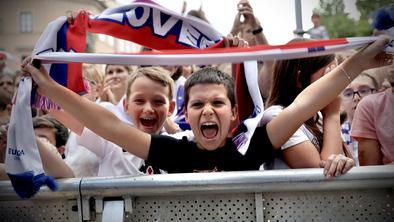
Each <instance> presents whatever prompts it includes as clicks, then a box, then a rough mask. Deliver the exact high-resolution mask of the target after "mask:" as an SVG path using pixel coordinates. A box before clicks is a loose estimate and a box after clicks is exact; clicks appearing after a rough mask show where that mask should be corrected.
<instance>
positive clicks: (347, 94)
mask: <svg viewBox="0 0 394 222" xmlns="http://www.w3.org/2000/svg"><path fill="white" fill-rule="evenodd" d="M342 95H343V96H344V97H351V96H353V90H345V91H343V93H342Z"/></svg>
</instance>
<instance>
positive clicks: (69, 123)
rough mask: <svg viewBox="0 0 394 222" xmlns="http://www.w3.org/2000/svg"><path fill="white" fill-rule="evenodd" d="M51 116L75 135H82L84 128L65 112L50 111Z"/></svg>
mask: <svg viewBox="0 0 394 222" xmlns="http://www.w3.org/2000/svg"><path fill="white" fill-rule="evenodd" d="M49 114H51V116H53V117H55V119H57V120H58V121H59V122H61V123H62V124H63V125H64V126H65V127H67V128H68V129H70V130H71V131H73V132H74V133H76V134H78V135H81V133H82V131H83V128H84V126H83V125H82V124H81V123H80V122H79V121H78V120H76V119H75V118H74V117H73V116H71V115H70V114H68V113H67V112H65V111H64V110H49Z"/></svg>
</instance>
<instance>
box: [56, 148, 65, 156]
mask: <svg viewBox="0 0 394 222" xmlns="http://www.w3.org/2000/svg"><path fill="white" fill-rule="evenodd" d="M65 150H66V148H65V147H64V146H60V147H58V148H57V151H58V152H59V153H60V155H62V156H63V154H64V151H65Z"/></svg>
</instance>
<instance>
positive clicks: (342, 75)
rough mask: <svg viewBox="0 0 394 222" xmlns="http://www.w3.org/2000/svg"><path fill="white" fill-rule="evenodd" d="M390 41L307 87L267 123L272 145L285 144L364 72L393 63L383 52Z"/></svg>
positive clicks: (362, 52) (376, 44)
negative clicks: (307, 121)
mask: <svg viewBox="0 0 394 222" xmlns="http://www.w3.org/2000/svg"><path fill="white" fill-rule="evenodd" d="M388 42H389V38H388V37H387V36H382V37H381V38H379V39H378V40H377V41H375V42H374V43H372V44H370V45H368V46H366V47H364V48H363V49H361V50H360V51H359V52H358V53H356V54H355V55H353V56H352V57H350V58H349V59H347V60H346V61H344V62H343V63H342V64H341V65H340V66H339V67H337V68H335V69H334V70H332V71H331V72H330V73H329V74H327V75H325V76H323V77H322V78H320V79H319V80H317V81H315V82H314V83H312V84H311V85H309V86H308V87H307V88H306V89H304V90H303V91H302V92H301V93H300V94H299V95H298V96H297V98H296V99H295V100H294V102H293V103H292V104H290V105H289V106H288V107H287V108H285V109H284V110H283V112H281V113H280V115H278V116H277V117H276V118H274V119H273V120H272V121H270V122H269V123H268V124H267V133H268V136H269V138H270V140H271V143H272V145H273V146H274V147H280V146H281V145H282V144H284V143H285V142H286V141H287V140H288V139H289V137H290V136H291V135H293V133H294V132H295V131H296V130H297V129H298V128H299V127H300V126H301V125H302V124H303V123H304V122H305V121H306V120H307V119H309V118H310V117H312V116H313V115H314V114H315V113H316V112H318V111H319V110H321V109H322V108H323V107H325V106H327V104H329V103H330V102H331V101H333V100H334V99H335V98H336V97H337V96H338V95H339V93H340V92H341V91H342V90H343V89H344V88H345V87H346V86H347V85H348V84H349V82H351V81H352V80H353V79H354V78H356V77H357V76H358V74H360V73H361V71H363V70H365V69H371V68H375V67H380V66H386V65H390V64H392V63H393V57H392V55H390V54H386V53H384V52H383V51H382V50H383V49H384V47H385V45H386V44H387V43H388Z"/></svg>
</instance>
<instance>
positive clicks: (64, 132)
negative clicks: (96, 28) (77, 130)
mask: <svg viewBox="0 0 394 222" xmlns="http://www.w3.org/2000/svg"><path fill="white" fill-rule="evenodd" d="M33 128H34V129H36V128H50V129H53V130H54V132H55V138H56V145H55V146H56V147H57V148H58V147H61V146H64V145H66V143H67V140H68V135H69V133H68V129H67V128H66V127H65V126H64V125H63V124H61V123H60V122H59V121H57V120H56V119H54V118H52V117H51V116H48V115H44V116H38V117H35V118H33Z"/></svg>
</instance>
